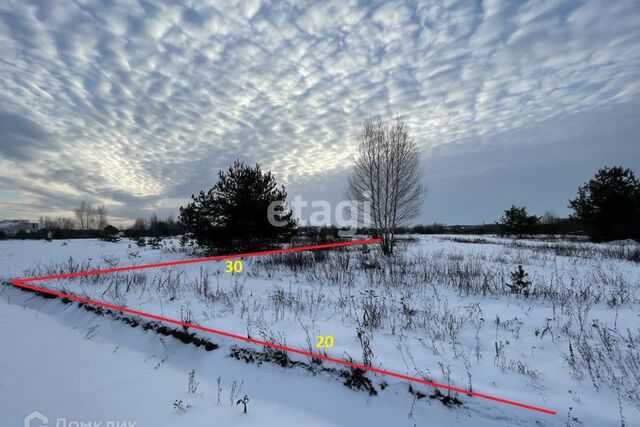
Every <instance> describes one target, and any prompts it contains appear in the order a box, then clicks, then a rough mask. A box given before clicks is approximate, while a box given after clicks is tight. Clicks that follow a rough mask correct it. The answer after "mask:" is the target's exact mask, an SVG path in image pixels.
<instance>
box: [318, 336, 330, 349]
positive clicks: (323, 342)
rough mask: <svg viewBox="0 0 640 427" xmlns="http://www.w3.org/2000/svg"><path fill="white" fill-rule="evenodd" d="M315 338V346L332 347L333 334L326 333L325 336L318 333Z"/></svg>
mask: <svg viewBox="0 0 640 427" xmlns="http://www.w3.org/2000/svg"><path fill="white" fill-rule="evenodd" d="M316 339H317V340H318V342H317V343H316V348H331V347H333V336H331V335H327V336H326V337H325V336H322V335H318V336H317V337H316Z"/></svg>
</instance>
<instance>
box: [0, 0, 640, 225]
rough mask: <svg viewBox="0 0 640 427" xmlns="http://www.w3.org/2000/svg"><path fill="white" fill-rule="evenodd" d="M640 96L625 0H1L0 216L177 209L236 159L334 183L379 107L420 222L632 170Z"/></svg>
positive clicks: (475, 219)
mask: <svg viewBox="0 0 640 427" xmlns="http://www.w3.org/2000/svg"><path fill="white" fill-rule="evenodd" d="M639 112H640V2H639V1H625V0H616V1H610V0H604V1H597V0H593V1H563V2H558V1H543V0H536V1H529V2H525V1H496V0H490V1H474V0H460V1H423V2H414V1H402V2H368V1H349V0H339V1H322V2H313V1H310V2H305V3H303V2H295V3H289V2H286V1H275V0H274V1H263V0H250V1H225V2H219V1H193V2H180V1H175V0H165V1H162V0H154V1H135V0H126V1H125V0H123V1H120V0H102V1H85V0H75V1H66V0H57V1H55V2H50V1H44V0H43V1H29V0H17V1H11V0H4V1H2V3H1V4H0V218H28V219H32V220H35V219H37V218H38V217H39V216H41V215H50V216H58V215H62V216H71V215H72V213H71V211H72V209H73V208H74V207H75V206H76V205H77V204H79V202H80V201H81V200H86V201H89V202H91V203H104V204H106V206H107V208H108V210H109V212H110V215H111V218H112V222H114V223H115V224H126V223H127V221H130V220H131V219H133V218H136V217H140V216H149V215H150V214H151V213H152V212H154V211H155V212H157V213H158V214H159V215H160V216H166V215H168V214H171V213H173V214H177V208H178V207H179V206H181V205H183V204H185V203H187V202H188V200H189V197H190V195H191V194H192V193H195V192H199V191H200V190H206V189H208V188H210V187H212V186H213V185H214V184H215V182H216V176H217V172H218V170H220V169H226V167H227V166H228V165H229V164H231V163H232V162H233V161H234V160H235V159H239V160H241V161H244V162H247V163H255V162H259V163H260V164H261V165H262V166H263V168H264V169H269V170H272V171H273V173H274V174H275V176H276V177H277V179H278V181H279V182H281V183H283V184H285V186H286V187H287V190H288V192H289V195H290V197H293V196H295V195H300V196H301V197H302V198H303V199H304V200H309V201H313V200H328V201H329V202H331V203H333V204H335V203H337V202H338V201H340V200H343V199H344V187H345V181H346V178H347V176H348V174H349V172H350V168H351V167H352V165H353V158H354V156H355V155H356V147H357V145H356V144H357V136H358V133H359V132H360V130H361V126H362V122H363V120H365V119H367V118H369V117H373V116H379V117H381V118H383V119H385V120H386V119H389V118H392V117H394V116H396V115H401V116H404V117H406V119H407V122H408V124H409V127H410V129H411V132H412V133H413V135H414V137H415V140H416V141H417V143H418V145H419V147H420V149H421V153H422V154H421V156H422V167H423V170H424V177H425V178H424V179H425V185H426V187H427V189H428V191H427V196H426V198H425V202H424V206H423V209H422V211H421V214H420V216H419V217H417V218H416V219H415V222H416V223H433V222H444V223H448V224H474V223H482V222H493V221H495V220H496V219H497V218H499V217H500V215H501V213H502V211H503V210H504V209H506V208H508V207H509V206H511V205H512V204H519V205H525V206H527V207H528V209H529V211H530V212H532V213H535V214H538V215H541V214H543V213H544V212H545V211H553V212H555V213H556V214H557V215H560V216H566V215H568V214H569V213H570V211H569V210H568V209H567V203H568V200H569V199H570V198H572V197H574V196H575V193H576V190H577V188H578V186H579V185H581V184H582V183H584V182H585V181H586V180H588V179H589V178H590V177H591V176H593V175H594V173H595V172H596V170H597V169H598V168H600V167H603V166H605V165H614V164H616V165H622V166H625V167H629V168H632V169H633V170H634V171H635V172H636V174H638V175H640V144H639V143H640V141H639V138H638V135H640V120H639V117H640V114H639Z"/></svg>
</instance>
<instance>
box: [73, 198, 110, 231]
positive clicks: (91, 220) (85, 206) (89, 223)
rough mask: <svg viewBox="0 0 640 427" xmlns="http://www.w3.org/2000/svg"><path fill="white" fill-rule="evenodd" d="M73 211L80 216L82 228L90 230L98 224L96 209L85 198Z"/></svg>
mask: <svg viewBox="0 0 640 427" xmlns="http://www.w3.org/2000/svg"><path fill="white" fill-rule="evenodd" d="M73 213H74V214H75V215H76V217H77V218H78V221H80V229H81V230H90V229H91V228H92V227H93V226H94V225H95V224H96V209H94V208H93V207H92V206H91V204H90V203H87V202H85V201H84V200H83V201H82V202H80V205H79V206H78V207H77V208H75V209H74V211H73ZM105 215H106V211H105Z"/></svg>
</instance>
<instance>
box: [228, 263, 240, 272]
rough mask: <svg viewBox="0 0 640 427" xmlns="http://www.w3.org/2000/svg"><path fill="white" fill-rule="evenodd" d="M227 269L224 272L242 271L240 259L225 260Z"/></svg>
mask: <svg viewBox="0 0 640 427" xmlns="http://www.w3.org/2000/svg"><path fill="white" fill-rule="evenodd" d="M226 266H227V269H226V270H225V272H226V273H241V272H242V261H227V262H226Z"/></svg>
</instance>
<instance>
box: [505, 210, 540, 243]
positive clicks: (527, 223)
mask: <svg viewBox="0 0 640 427" xmlns="http://www.w3.org/2000/svg"><path fill="white" fill-rule="evenodd" d="M538 220H539V219H538V217H537V216H535V215H529V214H528V213H527V208H525V207H524V206H522V207H518V206H515V205H513V206H511V207H510V208H509V209H507V210H505V211H504V215H503V216H502V218H500V221H499V222H498V223H497V224H498V225H499V226H500V234H504V235H516V236H519V237H522V236H524V235H525V234H531V233H532V232H533V230H534V227H535V225H536V224H538Z"/></svg>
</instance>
